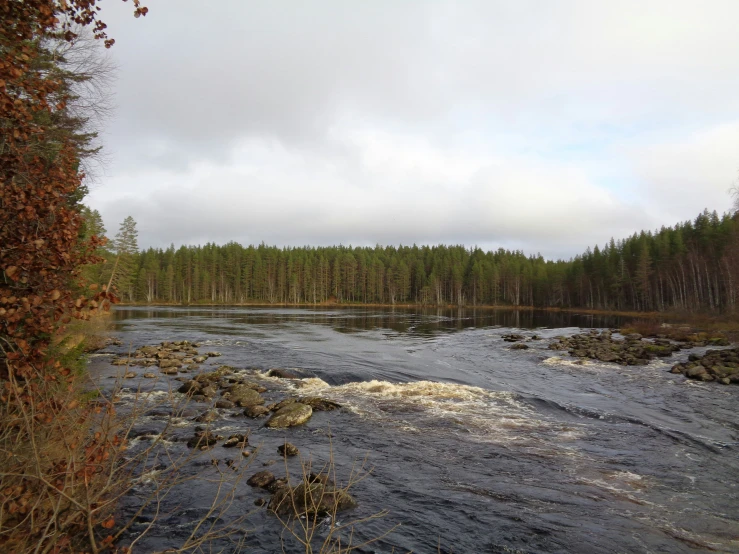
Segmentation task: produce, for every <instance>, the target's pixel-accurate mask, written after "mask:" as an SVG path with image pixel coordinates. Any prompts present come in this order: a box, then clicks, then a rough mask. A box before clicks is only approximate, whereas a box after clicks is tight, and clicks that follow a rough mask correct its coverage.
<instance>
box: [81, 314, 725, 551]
mask: <svg viewBox="0 0 739 554" xmlns="http://www.w3.org/2000/svg"><path fill="white" fill-rule="evenodd" d="M114 319H115V325H114V334H115V335H116V336H117V337H119V338H120V339H121V340H122V341H123V343H124V345H123V346H120V347H109V348H107V349H106V350H105V351H104V352H103V353H101V354H97V355H94V356H93V357H92V358H91V362H90V367H91V372H92V373H93V375H95V376H97V377H99V378H100V382H101V383H102V387H103V390H104V391H106V392H109V390H110V387H111V386H112V385H111V383H112V382H113V379H111V378H110V377H111V376H112V375H114V374H115V373H116V372H120V371H121V368H120V367H114V366H112V365H111V364H110V361H111V357H110V354H111V353H117V354H123V353H125V352H127V351H128V349H129V348H130V347H133V348H137V347H140V346H144V345H153V344H158V343H160V342H161V341H174V340H189V341H197V342H199V343H201V346H200V348H199V349H200V351H201V352H203V351H209V350H214V351H218V352H220V353H221V354H222V356H221V357H218V358H210V359H209V360H208V362H207V363H206V364H204V366H203V368H204V369H205V370H208V369H209V368H212V369H215V368H217V367H218V366H220V365H222V364H227V365H230V366H233V367H236V368H244V369H247V368H248V369H251V370H258V372H259V373H263V372H265V371H266V370H268V369H269V368H296V369H297V370H299V371H300V372H301V373H302V374H304V375H305V377H306V379H304V380H303V381H302V382H301V383H300V385H302V387H301V388H300V391H299V392H300V393H301V394H306V393H309V394H312V395H316V396H321V397H324V398H328V399H331V400H334V401H336V402H338V403H340V404H342V405H343V406H344V408H342V409H341V410H336V411H332V412H315V413H314V415H313V417H312V418H311V420H310V421H309V422H307V423H306V424H305V425H303V426H300V427H295V428H291V429H287V430H269V429H266V428H264V427H263V425H262V422H261V421H260V420H252V419H248V418H246V417H244V416H243V415H239V412H238V411H237V410H220V412H221V417H220V419H219V420H218V421H216V422H215V423H214V424H213V426H214V429H215V430H217V431H219V432H220V433H221V434H223V435H226V436H227V435H228V434H230V433H239V432H241V433H245V432H249V433H250V436H249V442H250V444H252V445H258V446H259V452H258V455H254V456H252V458H256V459H252V460H251V462H250V463H251V467H250V468H248V469H247V470H246V476H247V477H248V476H249V475H251V474H252V473H254V472H256V471H261V470H263V469H265V468H266V469H269V470H270V471H273V472H274V473H275V475H277V476H278V477H279V476H282V475H284V474H285V470H286V468H285V464H284V462H283V460H282V459H281V458H280V457H279V455H278V454H277V452H276V448H277V446H278V445H280V444H282V443H283V442H284V441H285V440H286V439H287V440H288V441H290V442H291V443H293V444H295V445H296V446H297V447H298V448H299V449H300V451H301V456H302V457H303V458H304V459H309V458H310V459H311V460H312V461H313V464H314V467H315V466H318V465H320V464H322V463H324V462H326V461H327V460H328V459H329V457H330V456H333V463H334V466H335V469H336V474H337V479H338V480H339V481H341V480H342V479H343V480H344V481H345V480H346V479H347V478H348V477H349V474H350V472H351V470H352V467H357V466H358V465H362V464H364V467H365V468H366V469H370V468H371V470H372V471H371V473H369V474H368V475H366V476H365V478H364V479H362V480H361V481H360V482H358V483H357V484H356V485H354V486H353V488H352V489H351V492H352V494H353V495H354V496H355V498H356V499H357V501H358V503H359V504H358V507H357V508H356V509H355V510H353V511H351V512H347V513H342V514H340V515H339V518H338V519H339V521H340V523H344V522H349V521H352V520H353V519H356V518H364V517H368V516H370V515H372V514H375V513H378V512H381V511H384V510H386V511H387V514H386V515H385V516H384V517H382V518H379V519H375V520H371V521H369V522H367V523H364V524H360V525H358V526H356V528H355V530H354V535H353V539H352V540H353V541H354V543H360V542H363V541H366V540H368V539H370V538H373V537H377V536H380V535H382V534H383V533H384V532H385V531H387V530H388V529H391V528H392V531H391V532H390V533H389V534H388V535H387V536H385V537H383V538H381V539H380V540H378V541H376V542H374V543H372V544H371V545H368V546H366V547H363V548H361V549H359V550H358V552H383V553H384V552H409V551H412V552H417V553H426V552H444V553H447V552H455V553H468V552H469V553H477V552H491V553H498V552H525V553H533V552H561V553H573V552H574V553H579V552H582V553H611V552H614V553H615V552H670V553H676V552H705V551H718V552H732V551H733V552H736V551H739V519H738V518H739V498H738V494H739V486H738V485H737V482H738V479H737V476H739V409H737V407H738V406H739V404H738V403H737V399H739V387H736V386H723V385H718V384H716V383H698V382H695V381H690V380H687V379H685V378H684V377H683V376H682V375H673V374H670V373H668V372H667V370H668V369H669V368H670V366H671V365H672V364H674V363H675V362H676V361H677V360H680V361H682V360H684V359H686V358H687V356H688V354H689V353H690V352H691V351H682V352H679V353H677V354H675V355H673V356H672V357H671V358H667V359H666V360H660V361H654V362H651V363H650V364H649V365H647V366H636V367H620V366H616V365H613V364H607V363H600V362H592V361H588V362H585V363H582V364H580V363H576V360H574V359H572V358H570V357H569V356H568V354H567V353H566V352H554V351H551V350H548V349H547V346H548V344H549V343H550V342H551V340H550V339H552V338H553V337H555V336H557V335H571V334H574V333H577V332H580V330H581V328H601V327H615V326H618V325H620V324H621V323H623V322H622V321H621V320H619V319H618V318H616V317H602V316H590V315H577V314H565V313H546V312H532V311H510V310H501V311H494V310H472V309H465V310H436V309H433V310H412V309H396V310H392V309H380V308H345V309H284V308H274V309H269V308H242V307H232V308H175V307H161V308H148V307H147V308H128V307H123V308H117V309H116V310H115V312H114ZM511 332H516V333H522V334H525V335H526V336H527V337H531V336H532V335H534V334H536V335H538V337H540V340H530V341H528V342H526V344H527V345H528V346H529V349H528V350H518V351H517V350H511V349H510V346H511V345H510V343H507V342H505V341H504V340H503V338H502V335H504V334H506V333H511ZM695 351H700V349H696V350H695ZM151 369H154V370H156V368H151ZM151 369H149V368H147V370H149V371H150V370H151ZM139 370H140V371H139ZM137 371H139V372H140V373H141V372H143V368H138V370H137ZM263 379H264V380H265V382H269V383H270V384H272V385H274V386H273V387H272V388H271V392H268V393H266V394H265V396H267V397H269V396H270V395H272V396H273V397H275V398H284V397H285V395H286V394H288V393H289V392H290V390H289V389H291V388H294V387H295V386H296V385H293V384H292V383H289V382H288V383H285V380H280V379H276V378H267V377H263ZM123 385H124V389H123V390H122V391H120V392H119V394H118V400H119V405H120V406H121V407H122V409H123V412H125V407H126V406H127V405H128V406H131V404H132V402H133V399H134V397H135V396H136V393H137V391H138V394H139V396H141V394H142V392H143V393H149V396H146V395H144V396H146V398H148V399H149V400H146V401H147V402H149V401H150V399H151V398H158V399H159V400H158V403H157V405H156V407H155V408H151V406H148V407H147V410H148V411H147V412H146V414H145V415H142V416H141V417H140V418H139V420H138V423H137V425H136V427H135V428H134V434H142V433H143V434H145V431H146V430H147V429H150V428H151V429H155V430H156V429H158V430H161V428H162V426H163V425H166V423H165V421H170V424H171V423H172V421H171V420H168V418H169V417H170V415H171V413H172V402H177V401H178V398H179V397H181V395H179V394H177V393H175V394H169V393H167V392H166V391H168V390H169V388H170V387H172V386H174V387H175V388H176V387H177V386H178V385H179V383H177V382H176V381H173V380H172V378H167V377H165V376H162V377H161V378H159V379H156V380H154V379H143V378H136V379H127V380H124V381H123ZM274 387H281V388H282V389H285V390H282V391H281V390H278V389H275V388H274ZM203 408H204V406H203V405H201V406H188V407H186V408H185V411H184V412H183V413H178V414H176V415H177V416H178V417H177V418H176V420H175V422H174V423H175V424H174V425H170V427H168V429H169V431H168V432H170V433H171V435H172V436H171V440H167V441H165V444H166V445H167V448H168V449H169V450H168V453H167V457H166V458H165V457H164V456H160V458H159V459H158V460H157V461H156V464H154V465H150V466H149V469H151V470H152V471H153V473H156V472H157V471H161V470H164V471H166V467H167V464H168V463H173V462H172V461H171V460H172V459H173V458H175V457H176V456H179V455H185V456H187V455H189V454H188V451H189V449H188V448H187V447H186V445H185V444H184V442H182V437H184V436H186V435H187V436H192V428H193V427H194V426H195V425H196V424H195V423H194V422H192V421H191V417H192V416H193V415H195V414H197V413H199V412H202V411H203ZM142 429H143V430H144V431H142ZM143 443H145V441H143V440H140V439H135V440H134V441H133V442H132V448H131V452H132V453H135V452H136V448H143V446H141V445H142V444H143ZM205 455H206V456H209V457H215V458H216V459H220V460H222V461H223V460H227V459H229V458H234V452H233V451H232V450H229V449H225V448H222V447H221V446H217V447H216V448H214V449H213V450H211V451H209V452H208V453H206V454H205ZM208 460H209V458H207V459H205V460H201V459H194V460H193V461H192V462H188V465H187V466H186V467H183V468H182V469H181V471H182V472H183V473H184V474H186V475H192V476H194V478H193V479H192V480H191V481H189V482H187V483H186V484H185V485H184V486H179V487H176V488H175V489H173V490H172V492H171V494H170V495H169V496H167V497H166V498H164V499H162V501H161V502H160V503H159V512H158V513H159V515H158V516H156V519H157V525H155V526H152V528H151V529H150V530H149V532H148V533H147V534H146V535H144V536H143V537H141V538H140V540H139V542H138V543H136V551H139V552H153V551H161V550H165V549H167V548H175V547H177V546H178V545H179V544H181V542H182V540H183V539H184V538H185V537H187V536H188V535H189V534H190V532H191V531H192V521H194V520H195V519H199V518H201V517H203V516H204V515H207V509H208V505H209V502H210V499H211V498H212V497H213V496H214V495H215V494H216V492H217V491H216V487H217V481H218V476H219V475H222V474H223V473H224V469H223V467H224V466H223V464H220V465H218V466H215V465H211V463H210V462H209V461H208ZM272 460H277V462H276V463H274V464H272V465H269V466H268V467H266V466H265V465H264V464H269V463H270V461H272ZM229 463H230V462H229ZM239 463H241V462H239ZM298 463H299V462H298V460H297V459H291V460H290V461H289V463H288V467H287V469H288V471H290V473H291V474H292V475H297V474H299V471H300V468H299V466H298V465H297V464H298ZM144 477H146V476H144ZM153 482H155V481H152V480H147V479H146V478H141V479H139V481H137V484H136V486H135V487H134V489H133V491H132V493H131V494H129V495H128V496H127V497H126V498H125V499H124V502H123V503H122V507H121V512H122V515H123V516H130V515H131V514H132V513H134V511H135V510H136V509H137V508H138V506H140V504H141V499H142V498H144V497H145V496H146V495H147V494H149V493H150V492H151V489H152V487H153V485H152V483H153ZM260 496H265V494H264V493H261V492H257V491H255V490H254V489H252V488H251V487H249V486H248V485H246V483H244V482H240V483H237V485H236V488H235V489H234V491H233V495H232V496H230V497H229V498H228V500H229V502H230V505H229V510H228V511H227V513H225V514H224V515H223V517H222V518H221V523H223V522H225V523H228V522H229V521H232V522H233V521H237V523H238V526H240V528H243V530H244V531H246V538H245V539H243V542H242V543H241V545H240V546H236V545H233V544H232V543H226V542H220V543H219V542H218V541H217V542H216V546H217V547H219V548H221V550H222V551H225V552H232V551H234V552H235V551H239V550H245V551H249V552H281V551H282V550H281V549H282V547H281V537H282V540H285V541H286V542H285V547H284V548H285V551H287V552H294V551H295V552H297V551H301V550H299V549H298V548H297V547H296V546H295V544H294V542H290V540H289V537H288V538H287V539H286V538H285V537H286V531H285V530H284V528H283V526H282V525H281V524H280V523H279V521H278V520H277V519H276V518H275V516H273V515H271V514H269V513H267V511H266V510H265V508H257V507H256V506H255V505H254V500H255V499H256V498H258V497H260ZM154 514H155V511H154V508H153V507H152V506H150V507H149V508H147V509H146V510H145V511H144V513H143V514H141V515H140V516H139V517H137V518H136V522H135V523H134V525H133V526H132V528H131V530H130V532H129V533H128V534H127V536H126V540H129V541H130V540H133V539H135V538H136V537H137V536H138V534H140V533H141V532H142V531H143V530H144V529H146V528H147V527H148V524H149V523H150V522H151V520H152V519H153V518H154V517H155V515H154ZM239 516H243V517H244V519H243V521H241V520H235V519H234V518H237V517H239ZM213 519H214V517H211V518H210V520H213ZM326 525H327V524H326ZM320 532H321V529H319V534H320ZM217 549H218V548H216V550H217ZM206 550H207V549H206ZM303 551H304V550H303Z"/></svg>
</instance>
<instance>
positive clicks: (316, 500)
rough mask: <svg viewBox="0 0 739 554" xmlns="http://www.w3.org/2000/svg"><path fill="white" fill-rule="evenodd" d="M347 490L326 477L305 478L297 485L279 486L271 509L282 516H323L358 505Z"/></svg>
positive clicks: (272, 500) (270, 502)
mask: <svg viewBox="0 0 739 554" xmlns="http://www.w3.org/2000/svg"><path fill="white" fill-rule="evenodd" d="M356 505H357V502H356V500H354V498H352V497H351V496H350V495H349V494H348V493H347V492H345V491H344V490H341V489H339V488H337V487H336V485H334V483H332V482H331V480H329V479H328V478H326V479H315V480H310V478H308V479H305V480H304V481H303V482H302V483H300V484H299V485H298V486H297V487H294V488H293V487H289V486H284V487H281V488H279V489H278V490H277V491H276V492H275V494H274V495H273V496H272V498H271V499H270V501H269V506H268V508H269V510H270V511H272V512H274V513H276V514H278V515H282V516H293V515H294V516H302V515H307V516H314V515H318V516H322V515H333V514H336V513H338V512H341V511H344V510H348V509H351V508H354V507H356Z"/></svg>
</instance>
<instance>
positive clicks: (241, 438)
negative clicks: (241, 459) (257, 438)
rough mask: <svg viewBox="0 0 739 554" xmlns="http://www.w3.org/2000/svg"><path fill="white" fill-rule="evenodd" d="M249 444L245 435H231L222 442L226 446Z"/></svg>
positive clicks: (241, 446) (240, 446)
mask: <svg viewBox="0 0 739 554" xmlns="http://www.w3.org/2000/svg"><path fill="white" fill-rule="evenodd" d="M248 444H249V439H248V437H247V436H246V435H231V436H230V437H228V438H227V439H226V442H224V443H223V446H224V447H226V448H233V447H235V446H238V447H239V448H243V447H245V446H247V445H248Z"/></svg>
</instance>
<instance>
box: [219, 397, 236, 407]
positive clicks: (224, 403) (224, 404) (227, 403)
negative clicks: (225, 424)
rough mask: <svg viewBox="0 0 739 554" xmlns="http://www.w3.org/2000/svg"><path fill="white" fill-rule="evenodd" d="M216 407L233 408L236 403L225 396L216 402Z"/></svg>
mask: <svg viewBox="0 0 739 554" xmlns="http://www.w3.org/2000/svg"><path fill="white" fill-rule="evenodd" d="M215 406H216V408H222V409H223V408H233V407H234V406H235V404H234V403H233V402H231V401H230V400H227V399H225V398H219V399H218V400H216V403H215Z"/></svg>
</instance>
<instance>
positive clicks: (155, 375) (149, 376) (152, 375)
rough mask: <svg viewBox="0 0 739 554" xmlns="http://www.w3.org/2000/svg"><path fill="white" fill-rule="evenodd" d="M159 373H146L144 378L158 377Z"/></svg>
mask: <svg viewBox="0 0 739 554" xmlns="http://www.w3.org/2000/svg"><path fill="white" fill-rule="evenodd" d="M156 378H157V374H156V373H144V379H156Z"/></svg>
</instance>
